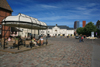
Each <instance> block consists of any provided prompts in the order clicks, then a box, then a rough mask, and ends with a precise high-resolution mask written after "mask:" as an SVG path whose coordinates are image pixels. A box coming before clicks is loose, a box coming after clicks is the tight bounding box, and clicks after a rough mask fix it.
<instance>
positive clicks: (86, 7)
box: [7, 0, 100, 27]
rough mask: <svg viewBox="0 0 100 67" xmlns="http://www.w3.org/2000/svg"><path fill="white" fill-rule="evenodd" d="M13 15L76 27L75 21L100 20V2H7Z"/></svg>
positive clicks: (70, 0) (58, 0)
mask: <svg viewBox="0 0 100 67" xmlns="http://www.w3.org/2000/svg"><path fill="white" fill-rule="evenodd" d="M7 2H8V3H9V5H10V6H11V8H12V10H13V13H12V15H18V14H19V13H22V14H25V15H28V16H31V17H34V18H37V19H38V20H39V21H42V22H45V23H46V24H47V25H56V24H58V25H67V26H69V27H74V22H75V21H77V20H78V21H80V27H82V21H84V20H85V21H86V23H88V22H90V21H91V22H93V23H94V24H96V22H97V20H100V0H7Z"/></svg>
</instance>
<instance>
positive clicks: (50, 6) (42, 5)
mask: <svg viewBox="0 0 100 67" xmlns="http://www.w3.org/2000/svg"><path fill="white" fill-rule="evenodd" d="M39 6H40V7H42V8H58V7H57V6H53V5H45V4H41V5H39Z"/></svg>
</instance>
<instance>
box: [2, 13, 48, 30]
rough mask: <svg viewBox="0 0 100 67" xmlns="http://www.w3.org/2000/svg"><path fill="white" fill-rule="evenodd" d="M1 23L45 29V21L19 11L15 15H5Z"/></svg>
mask: <svg viewBox="0 0 100 67" xmlns="http://www.w3.org/2000/svg"><path fill="white" fill-rule="evenodd" d="M2 25H5V26H10V27H21V28H28V29H47V25H46V23H44V22H41V21H38V19H36V18H33V17H30V16H27V15H24V14H21V13H20V14H18V15H17V16H7V17H6V18H5V19H3V21H2Z"/></svg>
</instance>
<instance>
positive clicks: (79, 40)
mask: <svg viewBox="0 0 100 67" xmlns="http://www.w3.org/2000/svg"><path fill="white" fill-rule="evenodd" d="M81 37H82V34H80V37H79V42H81Z"/></svg>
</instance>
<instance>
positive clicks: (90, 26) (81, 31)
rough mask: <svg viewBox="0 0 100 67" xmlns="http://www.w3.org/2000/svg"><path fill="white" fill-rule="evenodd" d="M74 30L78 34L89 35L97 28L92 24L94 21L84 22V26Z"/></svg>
mask: <svg viewBox="0 0 100 67" xmlns="http://www.w3.org/2000/svg"><path fill="white" fill-rule="evenodd" d="M76 31H77V33H78V34H83V35H88V36H90V35H91V32H94V33H96V32H97V31H98V30H97V28H96V26H95V25H94V23H92V22H89V23H88V24H86V26H85V27H84V28H82V27H80V28H78V29H77V30H76Z"/></svg>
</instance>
